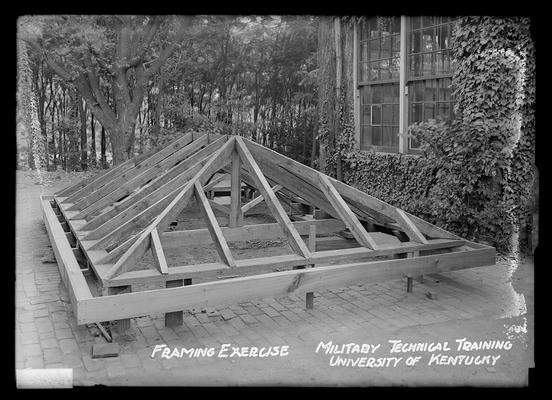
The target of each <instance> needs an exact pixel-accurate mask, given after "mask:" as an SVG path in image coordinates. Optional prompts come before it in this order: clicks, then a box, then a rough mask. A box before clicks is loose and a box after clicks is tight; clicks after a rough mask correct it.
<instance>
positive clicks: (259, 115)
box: [18, 16, 317, 170]
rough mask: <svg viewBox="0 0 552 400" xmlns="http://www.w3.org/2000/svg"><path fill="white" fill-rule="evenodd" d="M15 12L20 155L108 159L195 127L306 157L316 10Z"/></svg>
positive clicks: (57, 160) (85, 164)
mask: <svg viewBox="0 0 552 400" xmlns="http://www.w3.org/2000/svg"><path fill="white" fill-rule="evenodd" d="M18 24H19V25H18V39H19V40H18V63H19V65H18V71H19V78H18V79H19V82H20V83H19V86H18V87H19V91H18V100H19V104H20V107H19V108H18V110H19V113H18V127H19V130H18V131H19V136H20V139H21V140H18V146H19V148H18V152H19V155H18V163H19V164H25V165H26V166H28V167H30V168H35V167H39V166H41V167H43V168H49V169H55V168H57V167H61V168H63V169H65V170H84V169H87V168H89V167H94V166H101V167H107V166H109V165H111V164H118V163H120V162H122V161H124V160H126V159H127V158H128V157H132V156H133V155H134V154H136V153H141V152H143V151H146V150H148V149H150V148H152V147H155V146H158V145H162V144H164V143H165V142H167V141H169V140H171V139H172V138H173V137H174V135H176V134H180V133H183V132H185V131H187V130H190V129H210V130H212V131H218V132H223V133H231V134H236V133H239V134H241V135H245V136H248V137H252V138H254V139H255V140H258V141H259V142H261V143H263V144H265V145H267V146H270V147H273V148H275V149H277V150H278V151H281V152H284V153H287V154H289V155H292V156H293V157H295V158H296V159H298V160H300V161H303V162H309V161H310V157H311V153H312V147H313V146H312V142H313V135H314V132H315V130H314V127H315V125H316V119H317V115H316V93H315V84H316V81H315V73H316V60H315V53H316V50H317V40H316V39H317V35H316V32H317V31H316V29H317V27H316V19H314V18H310V17H224V16H205V17H201V16H198V17H194V18H191V17H155V16H153V17H152V16H123V17H118V16H84V17H81V16H68V17H65V16H48V17H22V18H20V20H19V21H18ZM27 105H29V106H27Z"/></svg>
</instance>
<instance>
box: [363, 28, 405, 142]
mask: <svg viewBox="0 0 552 400" xmlns="http://www.w3.org/2000/svg"><path fill="white" fill-rule="evenodd" d="M400 40H401V35H400V17H389V18H376V17H373V18H369V19H368V20H367V21H366V22H365V23H364V24H363V25H362V26H361V29H360V40H359V45H360V57H359V61H360V71H359V81H360V82H359V83H360V85H361V86H362V87H361V89H360V92H361V93H360V94H361V96H360V98H361V100H360V104H361V105H360V107H361V117H360V118H361V122H360V125H361V140H360V141H361V148H363V149H368V148H371V149H374V150H378V151H391V152H393V151H395V152H396V151H398V148H399V139H398V133H399V69H400V48H401V42H400Z"/></svg>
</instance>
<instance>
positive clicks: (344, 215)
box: [318, 174, 378, 250]
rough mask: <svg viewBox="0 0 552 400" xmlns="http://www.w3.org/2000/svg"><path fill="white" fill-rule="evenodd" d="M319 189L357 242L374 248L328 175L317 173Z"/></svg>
mask: <svg viewBox="0 0 552 400" xmlns="http://www.w3.org/2000/svg"><path fill="white" fill-rule="evenodd" d="M318 177H319V182H320V189H321V190H322V192H323V193H324V194H325V195H326V198H327V199H328V200H329V201H330V203H331V204H332V206H333V208H334V209H335V210H336V211H337V212H338V213H339V216H340V217H341V219H342V220H343V222H344V223H345V225H347V228H349V230H350V231H351V233H352V234H353V236H354V237H355V239H356V240H357V242H358V243H359V244H360V245H362V246H364V247H368V248H370V249H374V250H376V249H377V248H378V245H377V244H376V242H375V241H374V239H372V238H371V237H370V236H369V235H368V233H367V232H366V230H365V229H364V227H363V226H362V225H361V223H360V221H359V220H358V218H357V217H356V215H355V214H354V213H353V212H352V211H351V209H350V208H349V206H348V205H347V203H345V200H343V198H342V197H341V196H340V195H339V193H338V192H337V190H336V189H335V187H334V186H333V185H332V183H331V182H330V180H329V179H328V177H327V176H326V175H324V174H319V175H318Z"/></svg>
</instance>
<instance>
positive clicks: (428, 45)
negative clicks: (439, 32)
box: [422, 28, 434, 51]
mask: <svg viewBox="0 0 552 400" xmlns="http://www.w3.org/2000/svg"><path fill="white" fill-rule="evenodd" d="M433 47H434V46H433V28H429V29H424V30H423V34H422V51H432V50H433Z"/></svg>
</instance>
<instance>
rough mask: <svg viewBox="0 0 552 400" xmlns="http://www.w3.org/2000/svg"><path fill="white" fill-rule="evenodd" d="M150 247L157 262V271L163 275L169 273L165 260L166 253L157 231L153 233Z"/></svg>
mask: <svg viewBox="0 0 552 400" xmlns="http://www.w3.org/2000/svg"><path fill="white" fill-rule="evenodd" d="M150 235H151V239H150V243H151V244H150V247H151V251H152V253H153V258H154V260H155V265H156V267H157V270H158V271H159V272H160V273H162V274H168V273H169V267H168V266H167V260H166V259H165V252H164V251H163V247H162V246H161V240H159V233H157V229H154V230H152V231H151V234H150Z"/></svg>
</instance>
